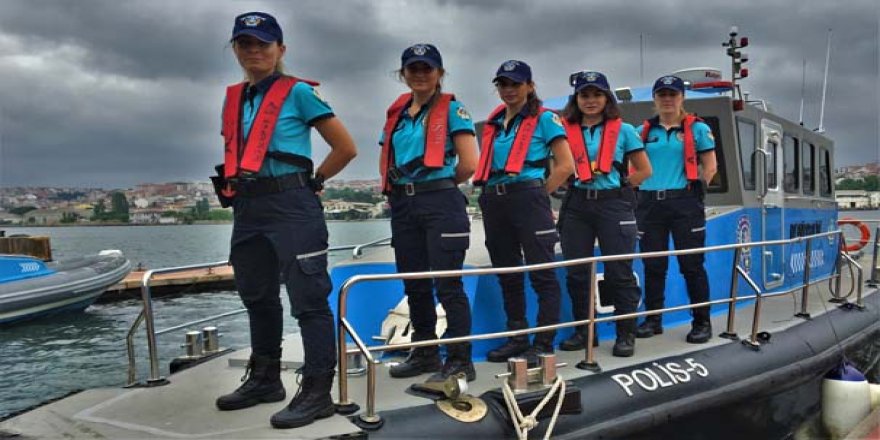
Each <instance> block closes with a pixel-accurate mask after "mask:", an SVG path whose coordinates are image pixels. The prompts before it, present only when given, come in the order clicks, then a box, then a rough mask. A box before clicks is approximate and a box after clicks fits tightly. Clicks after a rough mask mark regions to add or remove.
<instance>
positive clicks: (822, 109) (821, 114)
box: [815, 28, 831, 133]
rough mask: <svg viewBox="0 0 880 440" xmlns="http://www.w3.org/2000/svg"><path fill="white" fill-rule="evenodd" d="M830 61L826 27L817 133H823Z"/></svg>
mask: <svg viewBox="0 0 880 440" xmlns="http://www.w3.org/2000/svg"><path fill="white" fill-rule="evenodd" d="M830 62H831V28H828V48H827V49H826V51H825V78H824V79H823V80H822V107H820V109H819V128H817V129H816V130H815V131H816V132H817V133H825V127H824V126H823V125H822V123H823V122H824V121H825V92H826V91H827V90H828V64H830Z"/></svg>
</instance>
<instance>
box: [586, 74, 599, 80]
mask: <svg viewBox="0 0 880 440" xmlns="http://www.w3.org/2000/svg"><path fill="white" fill-rule="evenodd" d="M598 78H599V75H598V74H597V73H596V72H587V73H586V74H584V79H586V80H587V81H588V82H594V81H596V80H597V79H598Z"/></svg>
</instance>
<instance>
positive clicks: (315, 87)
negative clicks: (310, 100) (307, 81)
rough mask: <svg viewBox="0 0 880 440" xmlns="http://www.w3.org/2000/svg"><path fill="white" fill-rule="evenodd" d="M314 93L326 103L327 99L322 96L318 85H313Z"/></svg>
mask: <svg viewBox="0 0 880 440" xmlns="http://www.w3.org/2000/svg"><path fill="white" fill-rule="evenodd" d="M312 93H314V94H315V98H318V99H319V100H320V101H321V102H323V103H325V104H326V103H327V100H326V99H324V97H323V96H321V92H319V91H318V86H314V87H312Z"/></svg>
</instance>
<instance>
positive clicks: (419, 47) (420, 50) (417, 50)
mask: <svg viewBox="0 0 880 440" xmlns="http://www.w3.org/2000/svg"><path fill="white" fill-rule="evenodd" d="M412 51H413V53H414V54H416V55H418V56H422V55H424V54H425V53H426V52H427V51H428V47H427V46H425V45H424V44H416V45H415V46H413V47H412Z"/></svg>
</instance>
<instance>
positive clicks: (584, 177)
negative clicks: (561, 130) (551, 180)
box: [563, 118, 623, 182]
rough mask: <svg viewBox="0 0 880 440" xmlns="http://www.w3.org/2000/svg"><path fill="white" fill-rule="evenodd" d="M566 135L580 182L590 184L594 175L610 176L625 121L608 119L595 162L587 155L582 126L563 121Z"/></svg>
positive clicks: (603, 129) (604, 125)
mask: <svg viewBox="0 0 880 440" xmlns="http://www.w3.org/2000/svg"><path fill="white" fill-rule="evenodd" d="M563 125H564V126H565V135H566V137H568V145H569V146H570V147H571V154H572V155H573V156H574V163H575V166H576V168H577V176H578V180H580V181H581V182H589V181H590V180H593V173H596V174H608V173H610V172H611V166H612V164H613V162H614V153H615V152H616V150H617V138H618V136H619V135H620V127H621V126H622V125H623V120H622V119H620V118H616V119H608V120H606V121H605V123H604V124H603V125H602V141H601V143H600V144H599V157H598V158H597V159H596V160H595V161H591V160H590V155H589V153H587V145H586V143H585V142H584V133H583V131H582V130H581V124H579V123H571V122H568V121H567V120H563Z"/></svg>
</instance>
